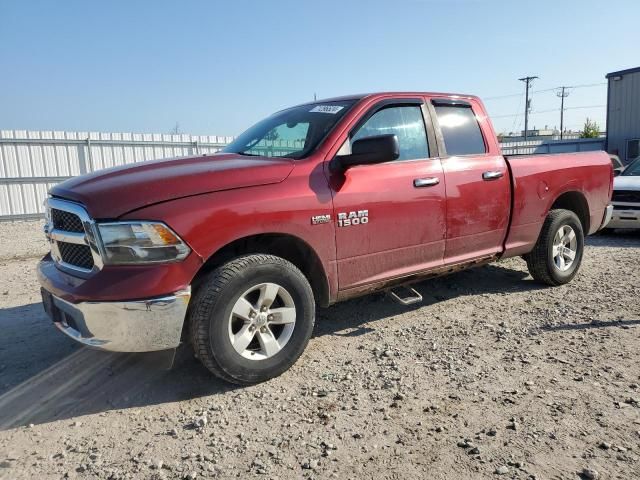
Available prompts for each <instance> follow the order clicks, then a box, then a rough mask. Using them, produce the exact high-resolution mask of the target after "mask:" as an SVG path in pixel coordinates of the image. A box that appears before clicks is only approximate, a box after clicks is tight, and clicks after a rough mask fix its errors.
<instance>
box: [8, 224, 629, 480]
mask: <svg viewBox="0 0 640 480" xmlns="http://www.w3.org/2000/svg"><path fill="white" fill-rule="evenodd" d="M40 235H41V234H40V231H39V225H38V224H37V223H21V224H0V239H2V243H1V244H2V245H3V247H2V248H3V250H2V251H1V252H0V270H1V274H0V328H1V331H2V336H1V337H0V478H1V479H16V478H28V479H45V478H63V477H69V478H105V479H107V478H110V479H121V478H136V479H137V478H143V479H146V478H149V479H162V478H167V479H173V478H178V479H182V478H212V477H215V478H248V477H254V476H256V477H259V478H301V477H308V478H341V479H342V478H353V479H361V478H376V479H377V478H390V479H391V478H393V479H397V478H430V479H464V478H473V479H478V478H479V479H482V478H520V479H525V478H537V479H565V478H569V479H571V478H576V479H577V478H580V476H582V477H583V478H596V477H598V478H605V479H609V478H618V479H625V480H626V479H631V478H640V387H639V384H640V302H639V297H640V287H639V285H640V234H638V233H626V234H622V233H618V234H616V235H606V236H605V235H601V236H596V237H592V238H590V239H589V241H588V248H587V251H586V258H585V262H584V264H583V267H582V270H581V273H580V275H579V276H578V277H577V278H576V279H575V280H574V281H573V283H571V284H570V285H568V286H564V287H559V288H546V287H542V286H540V285H537V284H536V283H534V282H533V281H532V279H531V277H529V276H528V274H527V271H526V267H525V264H524V262H523V261H521V260H520V259H511V260H508V261H504V262H500V263H498V264H496V265H492V266H487V267H482V268H479V269H476V270H472V271H467V272H462V273H458V274H455V275H452V276H449V277H445V278H441V279H437V280H432V281H429V282H424V283H422V284H419V285H418V287H417V288H418V290H419V291H420V292H421V293H422V294H423V296H424V297H425V301H424V303H423V304H421V305H419V306H414V307H401V306H399V305H396V304H394V303H393V302H392V301H390V300H389V299H388V298H386V297H384V296H382V295H372V296H368V297H365V298H361V299H357V300H353V301H350V302H347V303H344V304H340V305H336V306H334V307H331V308H329V309H327V310H320V311H319V319H318V324H317V327H316V331H315V335H314V337H313V338H312V340H311V342H310V344H309V347H308V348H307V351H306V353H305V354H304V355H303V356H302V358H301V359H300V360H299V361H298V363H297V364H296V365H295V366H294V367H293V368H292V369H291V370H290V371H289V372H287V373H286V374H284V375H283V376H282V377H280V378H277V379H275V380H273V381H270V382H267V383H265V384H262V385H257V386H253V387H250V388H236V387H232V386H229V385H226V384H224V383H221V382H220V381H218V380H216V379H215V378H213V377H212V376H210V375H209V373H208V372H207V371H206V370H205V369H204V368H203V367H202V366H201V365H200V364H199V363H198V362H197V361H196V360H195V359H193V358H192V356H191V355H190V353H189V351H188V350H187V349H183V350H182V351H180V352H179V355H178V359H177V365H176V366H175V367H174V369H173V370H171V371H162V370H158V369H157V368H155V364H156V363H157V360H158V358H157V357H156V356H154V355H153V354H148V355H113V354H105V353H101V352H95V351H91V350H87V349H82V348H79V347H77V346H76V345H74V344H73V343H72V342H71V341H70V340H67V339H66V338H65V337H64V336H62V335H61V334H59V333H58V332H56V331H55V330H54V329H53V327H52V326H51V325H50V323H49V322H48V320H47V319H46V318H45V315H44V314H43V312H42V309H41V307H40V305H39V293H38V287H37V285H36V282H35V279H34V268H35V265H36V262H37V258H34V257H33V255H34V254H37V253H38V252H39V251H41V250H42V249H43V248H44V243H43V242H42V241H41V240H40ZM7 239H10V240H11V242H12V243H11V249H10V250H8V249H6V245H8V243H7V242H6V241H5V240H7ZM585 469H586V470H585ZM596 472H597V473H596Z"/></svg>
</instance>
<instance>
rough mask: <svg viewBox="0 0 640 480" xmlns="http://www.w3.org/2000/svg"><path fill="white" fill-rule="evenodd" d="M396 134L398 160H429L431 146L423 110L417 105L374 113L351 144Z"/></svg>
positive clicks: (354, 136)
mask: <svg viewBox="0 0 640 480" xmlns="http://www.w3.org/2000/svg"><path fill="white" fill-rule="evenodd" d="M390 133H392V134H395V135H396V136H397V137H398V144H399V145H400V156H399V157H398V160H415V159H418V158H429V144H428V143H427V133H426V131H425V128H424V120H423V119H422V110H421V109H420V107H418V106H415V105H407V106H398V107H388V108H384V109H382V110H379V111H378V112H376V113H374V114H373V115H372V116H371V118H369V119H368V120H367V121H366V122H365V123H364V124H363V125H362V126H361V127H360V128H359V129H358V131H357V132H356V133H355V134H354V135H353V136H352V137H351V143H353V142H354V141H355V140H359V139H361V138H366V137H372V136H375V135H385V134H390Z"/></svg>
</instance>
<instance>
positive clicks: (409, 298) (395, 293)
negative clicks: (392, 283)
mask: <svg viewBox="0 0 640 480" xmlns="http://www.w3.org/2000/svg"><path fill="white" fill-rule="evenodd" d="M401 290H404V292H402V291H401ZM403 293H409V295H403ZM387 295H389V296H390V297H391V298H392V299H393V300H395V301H396V302H398V303H399V304H400V305H405V306H407V305H413V304H414V303H419V302H421V301H422V295H420V294H419V293H418V292H417V291H416V289H415V288H411V287H407V286H404V287H402V286H401V287H395V288H390V289H389V290H387Z"/></svg>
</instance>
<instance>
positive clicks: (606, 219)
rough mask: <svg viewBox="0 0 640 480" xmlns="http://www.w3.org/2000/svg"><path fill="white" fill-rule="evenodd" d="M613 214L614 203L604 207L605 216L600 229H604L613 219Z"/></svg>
mask: <svg viewBox="0 0 640 480" xmlns="http://www.w3.org/2000/svg"><path fill="white" fill-rule="evenodd" d="M611 215H613V205H611V204H609V205H607V207H606V208H605V209H604V216H603V217H602V223H601V224H600V228H598V230H602V229H603V228H605V227H606V226H607V225H608V224H609V222H610V221H611Z"/></svg>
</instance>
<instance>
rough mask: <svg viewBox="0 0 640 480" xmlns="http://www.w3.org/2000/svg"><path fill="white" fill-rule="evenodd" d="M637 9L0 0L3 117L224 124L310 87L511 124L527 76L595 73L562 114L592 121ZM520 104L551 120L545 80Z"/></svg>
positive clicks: (634, 4) (637, 33)
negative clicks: (419, 99)
mask: <svg viewBox="0 0 640 480" xmlns="http://www.w3.org/2000/svg"><path fill="white" fill-rule="evenodd" d="M638 18H640V2H638V1H637V0H628V1H622V0H610V1H608V2H602V1H592V0H582V1H546V0H539V1H536V2H531V1H527V2H524V1H523V2H521V1H491V0H484V1H480V0H478V1H476V0H448V1H445V0H442V1H436V0H393V1H388V0H387V1H378V0H365V1H348V0H342V1H334V0H322V1H313V2H312V1H303V0H298V1H285V0H272V1H258V0H254V1H249V0H235V1H230V0H227V1H213V0H212V1H195V0H185V1H175V0H174V1H161V0H160V1H142V0H129V1H118V0H112V1H103V2H98V1H86V0H85V1H74V0H66V1H54V0H50V1H31V0H19V1H18V0H0V129H11V130H12V129H29V130H81V131H87V130H90V131H116V132H160V133H162V132H168V131H170V130H171V129H172V128H173V127H174V125H175V123H176V122H178V123H179V126H180V130H181V131H183V132H186V133H193V134H212V135H213V134H217V135H236V134H238V133H240V132H241V131H242V130H243V129H245V128H246V127H248V126H249V125H250V124H251V123H253V122H255V121H257V120H259V119H260V118H262V117H263V116H265V115H267V114H270V113H272V112H273V111H275V110H277V109H280V108H283V107H285V106H287V105H291V104H296V103H300V102H304V101H308V100H311V99H313V95H314V93H317V94H318V96H319V98H322V97H329V96H336V95H342V94H347V93H358V92H368V91H378V90H425V91H452V92H463V93H474V94H477V95H480V96H482V97H484V98H486V99H487V100H486V102H485V103H486V105H487V108H488V110H489V112H490V113H491V114H492V116H494V124H495V126H496V129H497V130H498V131H510V130H517V129H518V128H522V125H523V121H522V110H523V102H524V100H523V98H522V93H523V87H524V85H523V84H522V83H521V82H518V81H517V78H519V77H522V76H525V75H537V76H539V77H540V79H539V80H537V81H536V83H535V84H534V86H533V91H534V92H538V91H539V90H547V89H552V88H554V87H557V86H560V85H591V84H596V85H595V86H592V87H584V88H577V89H574V90H572V91H571V94H570V96H569V97H568V98H567V99H566V103H567V107H570V108H571V109H570V110H567V112H566V115H565V118H566V122H565V123H566V125H567V126H568V127H572V128H579V127H580V126H581V125H582V123H583V122H584V118H585V117H586V116H590V117H592V118H594V119H596V121H598V122H599V123H600V124H601V125H602V126H604V119H605V109H604V108H603V107H602V105H604V104H605V103H606V86H605V85H597V84H599V83H603V82H604V81H605V79H604V75H605V74H606V73H607V72H610V71H614V70H619V69H623V68H628V67H635V66H638V65H640V56H639V55H638V48H639V47H640V27H639V25H638ZM504 95H512V96H509V97H505V98H492V97H501V96H504ZM575 107H587V108H575ZM532 108H533V114H532V116H531V123H530V125H531V126H532V127H533V126H536V127H543V126H544V125H545V124H546V125H549V126H554V125H559V112H558V111H551V112H545V111H546V110H553V109H558V108H559V99H558V98H557V97H556V96H555V92H554V91H546V92H539V93H534V94H533V98H532ZM516 115H517V116H516Z"/></svg>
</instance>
